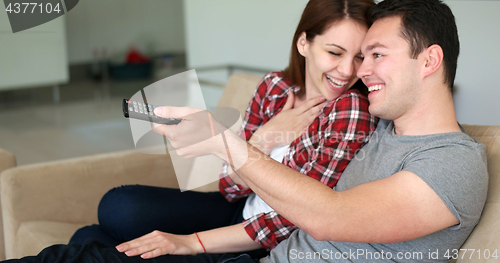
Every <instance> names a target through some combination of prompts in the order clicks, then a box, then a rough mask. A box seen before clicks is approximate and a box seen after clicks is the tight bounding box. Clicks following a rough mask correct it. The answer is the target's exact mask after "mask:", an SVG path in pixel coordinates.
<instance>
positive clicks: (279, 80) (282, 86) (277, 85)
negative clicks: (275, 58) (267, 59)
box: [258, 71, 295, 96]
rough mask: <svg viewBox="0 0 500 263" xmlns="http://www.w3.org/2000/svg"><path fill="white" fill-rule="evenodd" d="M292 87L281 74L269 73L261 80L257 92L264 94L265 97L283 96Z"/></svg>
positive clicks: (276, 72) (277, 72) (278, 72)
mask: <svg viewBox="0 0 500 263" xmlns="http://www.w3.org/2000/svg"><path fill="white" fill-rule="evenodd" d="M294 86H295V85H293V83H292V82H291V81H290V80H289V79H287V78H285V77H284V76H283V72H281V71H271V72H268V73H267V74H266V75H265V76H264V77H263V78H262V80H261V82H260V84H259V87H258V90H259V91H258V92H259V93H261V94H265V96H283V95H285V94H287V93H288V90H289V89H290V88H292V87H294Z"/></svg>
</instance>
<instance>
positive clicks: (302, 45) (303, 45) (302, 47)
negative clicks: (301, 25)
mask: <svg viewBox="0 0 500 263" xmlns="http://www.w3.org/2000/svg"><path fill="white" fill-rule="evenodd" d="M307 45H308V43H307V38H306V32H302V34H300V37H299V39H298V40H297V50H298V51H299V53H300V54H301V55H302V56H303V57H306V49H307Z"/></svg>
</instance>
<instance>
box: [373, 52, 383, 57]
mask: <svg viewBox="0 0 500 263" xmlns="http://www.w3.org/2000/svg"><path fill="white" fill-rule="evenodd" d="M381 57H382V55H381V54H379V53H373V58H381Z"/></svg>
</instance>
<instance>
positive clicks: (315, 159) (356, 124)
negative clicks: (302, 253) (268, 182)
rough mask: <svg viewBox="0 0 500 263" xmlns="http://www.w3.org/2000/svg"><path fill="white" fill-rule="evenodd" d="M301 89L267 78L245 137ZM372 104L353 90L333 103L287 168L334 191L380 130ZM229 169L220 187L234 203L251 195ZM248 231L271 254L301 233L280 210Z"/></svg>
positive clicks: (296, 146) (290, 154) (254, 221)
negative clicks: (359, 151)
mask: <svg viewBox="0 0 500 263" xmlns="http://www.w3.org/2000/svg"><path fill="white" fill-rule="evenodd" d="M298 89H299V87H298V86H294V85H292V84H291V82H290V81H289V80H287V79H284V78H283V75H282V73H281V72H270V73H268V74H267V75H266V76H265V77H264V78H263V79H262V80H261V82H260V83H259V85H258V87H257V90H256V91H255V93H254V95H253V98H252V100H251V101H250V104H249V106H248V108H247V110H246V114H245V119H244V120H243V124H242V128H241V130H240V131H239V133H240V135H241V136H242V135H244V138H245V139H246V140H247V141H248V140H249V139H250V137H251V136H252V134H253V133H254V132H255V131H256V130H257V129H258V128H259V127H261V126H262V125H264V124H265V123H266V122H268V121H269V120H270V119H271V118H272V117H273V116H274V115H276V114H278V113H279V112H280V111H281V109H282V108H283V106H284V105H285V103H286V100H287V98H288V92H290V90H291V91H293V92H294V93H296V92H297V91H298ZM368 105H369V103H368V99H367V98H366V97H365V96H363V95H361V94H360V93H359V91H357V90H354V89H351V90H347V91H345V92H344V93H343V94H342V95H340V96H339V97H338V98H337V99H335V100H332V101H330V102H328V103H327V105H325V107H324V108H323V109H322V110H321V111H320V113H319V114H318V116H317V117H316V118H315V119H314V121H313V122H312V123H311V125H310V126H309V128H308V129H307V130H306V131H305V132H304V133H303V134H302V135H301V136H299V137H298V138H297V139H296V140H295V141H293V142H292V143H291V144H290V148H289V149H288V151H287V153H286V154H285V157H284V159H283V162H282V163H283V164H285V165H287V166H289V167H290V168H292V169H294V170H296V171H298V172H300V173H302V174H305V175H307V176H310V177H312V178H314V179H316V180H318V181H320V182H322V183H324V184H325V185H327V186H328V187H331V188H333V187H334V186H335V185H336V184H337V181H338V180H339V178H340V175H341V174H342V172H343V171H344V169H345V167H346V166H347V164H348V163H349V161H350V160H351V159H352V158H353V157H354V154H355V153H356V151H357V150H358V149H360V148H361V147H363V145H364V144H365V143H367V142H368V139H369V135H370V134H371V133H372V132H373V131H374V130H375V127H376V125H377V121H378V120H377V119H376V118H375V117H373V116H372V115H370V114H369V113H368ZM242 137H243V136H242ZM227 167H228V166H227V164H224V166H223V168H222V171H221V180H220V184H219V189H220V191H221V193H222V194H223V195H224V196H225V197H226V199H227V200H228V201H230V202H234V201H236V200H238V199H240V198H242V197H244V196H247V195H248V194H250V193H252V191H251V190H250V189H242V187H241V186H240V185H237V184H235V183H234V182H233V181H232V180H231V179H230V178H229V176H228V174H227ZM243 226H244V227H245V230H246V231H247V233H248V235H249V236H250V237H251V238H252V239H253V240H255V242H257V243H259V244H260V245H261V246H262V247H263V248H266V249H272V248H274V247H275V246H276V245H277V244H278V243H279V242H281V241H282V240H284V239H287V238H288V237H289V236H290V234H291V233H292V231H293V230H295V229H296V228H297V227H296V226H294V225H293V224H292V223H290V222H289V221H288V220H286V219H285V218H284V217H282V216H281V215H279V214H278V213H276V212H275V211H272V212H269V213H261V214H258V215H255V216H253V217H251V218H249V219H247V220H244V221H243Z"/></svg>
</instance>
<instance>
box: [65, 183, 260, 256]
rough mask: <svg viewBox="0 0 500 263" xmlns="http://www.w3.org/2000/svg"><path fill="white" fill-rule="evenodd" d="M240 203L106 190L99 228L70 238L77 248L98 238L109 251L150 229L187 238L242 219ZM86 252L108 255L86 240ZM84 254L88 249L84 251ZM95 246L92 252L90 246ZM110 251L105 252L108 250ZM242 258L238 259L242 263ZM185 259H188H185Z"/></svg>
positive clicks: (154, 190) (151, 190)
mask: <svg viewBox="0 0 500 263" xmlns="http://www.w3.org/2000/svg"><path fill="white" fill-rule="evenodd" d="M244 205H245V199H242V200H239V201H237V202H235V203H229V202H228V201H227V200H226V199H225V198H224V197H223V196H222V194H220V193H219V192H213V193H200V192H190V191H186V192H180V191H179V190H178V189H169V188H161V187H151V186H142V185H133V186H122V187H118V188H114V189H112V190H110V191H109V192H108V193H106V194H105V195H104V197H103V198H102V199H101V202H100V204H99V208H98V219H99V225H92V226H87V227H84V228H81V229H79V230H78V231H77V232H76V233H75V234H74V235H73V237H72V238H71V240H70V245H73V246H74V244H73V243H76V244H80V245H83V244H84V243H85V242H86V241H88V240H98V241H100V242H102V243H103V244H105V245H106V246H108V247H110V248H111V250H114V247H115V246H117V245H118V244H121V243H123V242H126V241H129V240H132V239H134V238H138V237H141V236H143V235H145V234H148V233H151V232H152V231H154V230H159V231H162V232H167V233H172V234H192V233H194V232H200V231H205V230H210V229H214V228H219V227H224V226H229V225H234V224H238V223H241V222H242V221H243V217H242V212H243V207H244ZM87 243H88V244H86V246H87V247H92V248H93V249H92V251H94V253H97V252H96V251H101V250H102V251H108V250H107V249H101V246H95V244H93V241H90V242H87ZM86 246H83V248H84V250H88V248H85V247H86ZM96 247H97V248H96ZM110 253H111V252H110ZM248 254H249V255H251V257H252V258H259V257H262V256H265V255H266V254H267V253H266V252H265V250H263V249H259V250H256V251H251V252H248ZM238 255H240V253H236V254H234V253H233V254H218V255H207V254H201V255H198V256H194V257H191V256H189V257H183V256H168V257H162V260H166V261H159V262H222V261H225V260H226V259H229V258H234V257H236V256H238ZM244 258H245V256H243V257H241V259H242V260H243V259H244ZM185 260H188V261H185Z"/></svg>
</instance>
